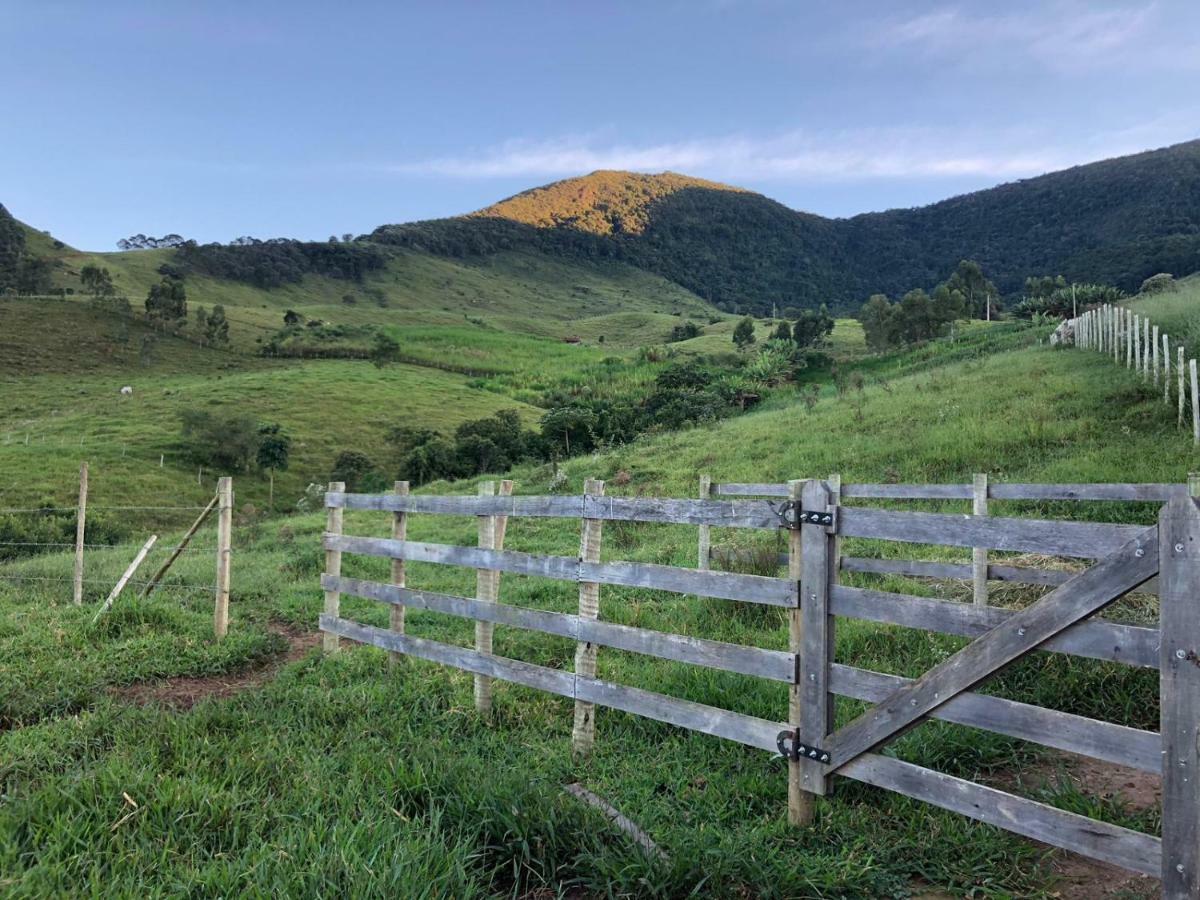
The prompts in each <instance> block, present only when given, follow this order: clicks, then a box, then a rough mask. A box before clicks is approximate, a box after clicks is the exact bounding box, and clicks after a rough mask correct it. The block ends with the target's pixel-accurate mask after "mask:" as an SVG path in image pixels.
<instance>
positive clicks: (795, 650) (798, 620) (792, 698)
mask: <svg viewBox="0 0 1200 900" xmlns="http://www.w3.org/2000/svg"><path fill="white" fill-rule="evenodd" d="M787 488H788V499H789V500H791V501H793V502H795V503H799V502H800V501H801V499H802V498H803V496H804V482H803V481H789V482H788V485H787ZM787 567H788V578H790V579H791V580H792V581H793V582H794V583H795V584H797V585H799V583H800V578H801V576H802V575H803V569H804V542H803V535H802V534H801V532H800V529H798V528H792V529H789V531H788V553H787ZM788 649H789V650H791V651H792V655H793V659H794V660H795V671H794V674H793V675H792V684H791V685H790V686H789V688H788V722H789V723H790V724H791V732H792V734H795V733H796V730H797V729H798V728H799V727H800V716H801V715H803V712H804V689H803V688H802V687H801V686H800V653H801V651H803V649H804V616H803V613H801V612H800V609H799V608H796V609H790V610H788ZM787 776H788V782H787V787H788V795H787V800H788V824H789V825H792V826H797V827H805V826H808V825H811V824H812V822H813V817H814V815H815V812H816V797H815V795H813V794H811V793H809V792H808V791H806V790H804V779H803V777H802V776H801V772H800V760H799V759H791V758H790V757H789V758H788V761H787Z"/></svg>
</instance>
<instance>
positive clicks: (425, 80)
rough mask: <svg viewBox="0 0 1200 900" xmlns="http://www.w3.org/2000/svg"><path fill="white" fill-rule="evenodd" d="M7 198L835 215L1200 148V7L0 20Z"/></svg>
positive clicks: (423, 8)
mask: <svg viewBox="0 0 1200 900" xmlns="http://www.w3.org/2000/svg"><path fill="white" fill-rule="evenodd" d="M0 84H3V85H4V95H3V96H4V102H3V105H2V106H0V123H2V124H0V203H3V204H4V205H5V206H6V207H7V208H8V209H9V210H10V212H12V213H13V214H14V215H16V216H17V217H18V218H20V219H22V220H23V221H25V222H27V223H29V224H31V225H34V226H35V227H37V228H42V229H47V230H49V231H51V232H52V233H53V234H54V235H55V236H56V237H59V238H60V239H62V240H65V241H66V242H67V243H69V244H72V245H74V246H77V247H81V248H85V249H90V250H108V249H113V248H114V246H115V243H116V241H117V240H118V239H120V238H121V237H124V236H127V235H130V234H134V233H138V232H141V233H145V234H151V235H161V234H165V233H168V232H176V233H179V234H182V235H184V236H185V237H190V238H195V239H197V240H199V241H201V242H207V241H228V240H231V239H233V238H235V237H238V236H240V235H246V234H249V235H254V236H256V237H260V238H267V237H279V236H285V237H296V238H305V239H324V238H327V237H328V236H329V235H330V234H338V235H341V234H343V233H346V232H353V233H355V234H360V233H363V232H367V231H370V230H371V229H372V228H374V227H376V226H377V225H381V224H385V223H392V222H404V221H411V220H415V219H425V218H436V217H440V216H447V215H454V214H458V213H463V212H468V211H470V210H473V209H477V208H479V207H481V206H485V205H487V204H489V203H491V202H494V201H495V200H498V199H500V198H502V197H506V196H509V195H511V194H514V193H516V192H518V191H520V190H523V189H525V188H528V187H532V186H535V185H538V184H544V183H546V182H549V181H554V180H557V179H560V178H567V177H571V176H574V175H581V174H585V173H587V172H589V171H592V170H595V169H633V170H637V171H646V172H658V171H663V170H672V171H677V172H683V173H686V174H689V175H696V176H700V177H704V178H710V179H714V180H718V181H724V182H728V183H731V184H736V185H739V186H743V187H747V188H750V189H753V190H757V191H761V192H762V193H764V194H767V195H768V196H771V197H773V198H775V199H777V200H779V201H781V202H782V203H785V204H787V205H788V206H791V207H793V208H795V209H802V210H807V211H810V212H815V213H820V214H823V215H829V216H848V215H854V214H856V213H860V212H868V211H871V210H880V209H888V208H894V207H904V206H916V205H922V204H926V203H931V202H935V201H937V200H939V199H942V198H945V197H948V196H952V195H955V194H960V193H963V192H966V191H971V190H976V189H979V188H983V187H988V186H991V185H994V184H998V183H1001V182H1005V181H1013V180H1015V179H1019V178H1026V177H1030V176H1034V175H1038V174H1041V173H1044V172H1048V171H1053V170H1056V169H1061V168H1066V167H1069V166H1072V165H1077V164H1081V163H1086V162H1089V161H1094V160H1097V159H1104V158H1107V157H1111V156H1117V155H1122V154H1126V153H1132V152H1137V151H1139V150H1143V149H1150V148H1155V147H1162V146H1166V145H1169V144H1172V143H1178V142H1180V141H1184V140H1191V139H1194V138H1198V137H1200V0H1148V2H1147V0H1113V2H1081V0H1041V2H1022V0H1005V2H990V0H989V2H982V0H981V2H965V0H964V2H945V3H943V2H936V0H935V2H913V0H869V2H868V0H842V2H836V3H829V2H819V3H818V2H783V0H690V2H684V0H662V2H655V0H638V2H604V0H590V2H567V0H560V2H518V0H509V2H491V3H485V2H456V0H438V2H424V3H412V2H404V0H395V2H388V3H370V2H356V0H344V2H340V3H331V2H328V0H324V2H320V3H310V2H307V0H290V2H269V0H238V2H224V0H204V2H192V3H185V2H182V0H157V2H154V3H137V2H125V0H109V2H106V3H96V2H75V3H68V2H56V0H0Z"/></svg>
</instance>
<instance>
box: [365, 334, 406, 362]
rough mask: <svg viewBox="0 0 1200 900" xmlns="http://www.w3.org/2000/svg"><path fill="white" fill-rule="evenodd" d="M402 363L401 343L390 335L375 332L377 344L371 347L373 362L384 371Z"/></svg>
mask: <svg viewBox="0 0 1200 900" xmlns="http://www.w3.org/2000/svg"><path fill="white" fill-rule="evenodd" d="M399 361H400V343H399V342H398V341H397V340H396V339H395V338H394V337H392V336H391V335H390V334H385V333H384V332H382V331H377V332H375V343H374V344H372V345H371V362H373V363H374V364H375V366H376V367H377V368H380V369H382V368H383V367H384V366H386V365H390V364H392V363H394V362H399Z"/></svg>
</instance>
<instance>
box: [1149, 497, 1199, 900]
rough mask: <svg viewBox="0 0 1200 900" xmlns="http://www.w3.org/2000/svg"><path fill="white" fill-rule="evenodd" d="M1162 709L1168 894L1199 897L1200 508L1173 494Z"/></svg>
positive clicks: (1163, 552) (1163, 612)
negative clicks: (1174, 496)
mask: <svg viewBox="0 0 1200 900" xmlns="http://www.w3.org/2000/svg"><path fill="white" fill-rule="evenodd" d="M1159 528H1160V534H1161V543H1160V544H1159V554H1160V557H1159V560H1160V565H1161V570H1160V573H1159V584H1160V597H1161V598H1162V601H1161V604H1160V627H1161V629H1162V656H1161V662H1160V664H1159V698H1160V699H1159V709H1160V716H1161V719H1160V726H1159V727H1160V729H1161V731H1162V740H1163V755H1162V775H1163V801H1162V834H1163V861H1162V881H1163V897H1166V898H1170V900H1176V898H1180V900H1182V898H1185V897H1186V898H1196V897H1200V716H1198V715H1197V710H1200V510H1197V507H1196V501H1195V500H1193V499H1192V498H1191V497H1179V498H1177V499H1174V500H1172V501H1171V502H1170V503H1169V504H1168V505H1167V506H1166V507H1165V508H1164V509H1163V510H1162V513H1161V515H1160V518H1159Z"/></svg>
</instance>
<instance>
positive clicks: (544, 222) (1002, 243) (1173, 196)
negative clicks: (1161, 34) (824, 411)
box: [370, 141, 1200, 312]
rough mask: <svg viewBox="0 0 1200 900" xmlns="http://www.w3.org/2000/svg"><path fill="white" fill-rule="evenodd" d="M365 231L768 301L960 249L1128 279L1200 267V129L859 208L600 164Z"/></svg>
mask: <svg viewBox="0 0 1200 900" xmlns="http://www.w3.org/2000/svg"><path fill="white" fill-rule="evenodd" d="M370 239H371V240H374V241H378V242H381V243H390V244H397V245H401V246H409V247H415V248H420V249H424V250H427V251H429V252H432V253H436V254H441V255H448V256H454V257H469V256H481V255H488V254H491V253H495V252H498V251H501V250H511V249H515V248H532V249H536V250H538V251H539V252H542V253H549V254H552V255H556V256H564V257H569V258H572V259H584V260H587V259H614V260H621V261H624V262H627V263H630V264H632V265H635V266H638V267H640V268H643V269H647V270H649V271H651V272H655V273H657V274H659V275H662V276H663V277H665V278H668V279H670V280H671V281H674V282H676V283H677V284H679V285H681V286H683V287H685V288H687V289H688V290H690V291H692V292H694V293H696V294H698V295H699V296H701V297H704V298H706V299H708V300H710V301H712V302H714V303H716V304H717V305H718V306H720V307H722V308H725V309H734V308H738V309H741V310H747V309H749V310H754V311H757V312H766V311H769V310H770V309H771V307H772V305H773V304H775V305H778V306H780V307H784V306H797V307H809V306H816V305H817V304H820V303H828V304H830V305H831V306H835V307H839V308H843V309H852V308H855V307H857V305H858V304H860V303H861V302H863V301H864V300H865V299H866V298H867V297H868V296H869V295H870V294H872V293H877V292H882V293H886V294H890V295H893V296H895V295H898V294H902V293H904V292H905V291H908V290H910V289H912V288H915V287H925V288H928V287H931V286H933V285H934V284H936V283H937V282H940V281H942V280H943V279H945V278H946V277H947V276H948V275H949V274H950V272H951V271H952V270H953V269H954V267H955V265H956V264H957V263H958V261H959V260H961V259H975V260H977V261H978V262H979V263H980V264H981V265H982V266H983V267H984V270H985V271H986V272H987V273H988V275H989V276H991V277H992V278H993V280H994V281H995V282H996V283H997V285H998V287H999V288H1000V290H1001V291H1002V292H1004V293H1006V294H1013V293H1016V292H1017V291H1019V290H1020V288H1021V285H1022V283H1023V281H1024V279H1025V277H1026V276H1028V275H1041V274H1063V275H1066V276H1067V277H1068V278H1071V279H1074V280H1080V281H1083V280H1088V281H1102V282H1108V283H1113V284H1116V285H1118V286H1119V287H1122V288H1124V289H1125V290H1128V291H1132V290H1135V289H1136V288H1137V286H1138V285H1139V284H1140V283H1141V281H1142V279H1144V278H1146V277H1147V276H1149V275H1152V274H1154V273H1155V272H1160V271H1168V272H1173V273H1174V274H1176V275H1184V274H1188V273H1190V272H1194V271H1197V270H1200V141H1191V142H1188V143H1184V144H1178V145H1176V146H1173V147H1168V148H1165V149H1162V150H1154V151H1148V152H1145V153H1139V154H1136V155H1133V156H1126V157H1120V158H1117V159H1111V160H1105V161H1103V162H1098V163H1092V164H1089V165H1084V166H1077V167H1074V168H1072V169H1067V170H1065V171H1061V172H1055V173H1051V174H1048V175H1042V176H1039V177H1037V178H1030V179H1025V180H1022V181H1017V182H1013V183H1011V184H1005V185H1001V186H999V187H995V188H991V189H988V190H983V191H977V192H974V193H970V194H964V195H962V196H959V197H953V198H951V199H948V200H944V201H941V202H940V203H934V204H932V205H930V206H925V207H920V208H915V209H897V210H889V211H887V212H880V213H867V214H863V215H859V216H854V217H853V218H849V219H829V218H825V217H822V216H816V215H812V214H809V213H804V212H798V211H796V210H792V209H789V208H788V207H786V206H784V205H782V204H780V203H777V202H776V201H774V200H771V199H770V198H768V197H764V196H762V195H761V194H756V193H753V192H750V191H745V190H741V189H738V188H734V187H729V186H727V185H721V184H716V183H713V182H706V181H702V180H700V179H695V178H689V177H687V176H683V175H677V174H675V173H671V172H666V173H662V174H659V175H642V174H635V173H630V172H609V171H602V172H593V173H592V174H590V175H586V176H583V177H581V178H571V179H566V180H564V181H559V182H555V183H554V184H550V185H546V186H544V187H541V188H535V189H533V190H530V191H525V192H524V193H521V194H518V195H516V196H515V197H511V198H509V199H507V200H504V201H501V202H500V203H497V204H495V205H493V206H489V207H486V208H484V209H482V210H479V211H478V212H475V213H472V214H470V215H468V216H461V217H456V218H451V219H439V220H431V221H426V222H415V223H410V224H405V225H386V226H382V227H380V228H378V229H376V230H375V232H374V233H373V234H372V235H371V236H370Z"/></svg>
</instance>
